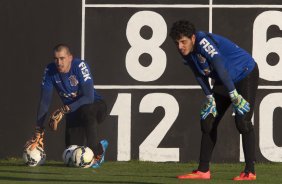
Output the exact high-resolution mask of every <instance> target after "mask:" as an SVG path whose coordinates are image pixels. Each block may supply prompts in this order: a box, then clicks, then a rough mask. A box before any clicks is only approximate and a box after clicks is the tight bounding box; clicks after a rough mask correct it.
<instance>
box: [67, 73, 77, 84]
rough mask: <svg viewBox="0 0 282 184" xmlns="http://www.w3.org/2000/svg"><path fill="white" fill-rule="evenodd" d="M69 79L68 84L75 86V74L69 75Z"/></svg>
mask: <svg viewBox="0 0 282 184" xmlns="http://www.w3.org/2000/svg"><path fill="white" fill-rule="evenodd" d="M69 80H70V85H71V86H77V84H78V80H77V79H76V76H75V75H71V76H70V77H69Z"/></svg>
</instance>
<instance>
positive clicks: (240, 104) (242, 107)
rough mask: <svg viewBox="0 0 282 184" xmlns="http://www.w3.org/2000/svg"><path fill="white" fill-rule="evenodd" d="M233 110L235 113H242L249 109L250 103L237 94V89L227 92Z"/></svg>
mask: <svg viewBox="0 0 282 184" xmlns="http://www.w3.org/2000/svg"><path fill="white" fill-rule="evenodd" d="M229 95H230V98H231V101H232V105H233V110H234V112H235V113H236V114H239V115H244V114H246V113H247V112H249V111H250V104H249V102H247V101H246V100H245V99H244V98H243V97H242V96H241V95H239V94H238V92H237V90H236V89H235V90H233V91H231V92H229Z"/></svg>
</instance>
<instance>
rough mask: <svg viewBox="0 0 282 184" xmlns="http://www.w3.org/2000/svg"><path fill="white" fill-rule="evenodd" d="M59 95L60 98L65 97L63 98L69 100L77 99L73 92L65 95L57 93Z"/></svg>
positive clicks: (75, 93)
mask: <svg viewBox="0 0 282 184" xmlns="http://www.w3.org/2000/svg"><path fill="white" fill-rule="evenodd" d="M59 95H60V96H62V97H65V98H70V99H72V98H75V97H77V92H73V93H69V94H67V93H64V92H62V91H61V92H60V93H59Z"/></svg>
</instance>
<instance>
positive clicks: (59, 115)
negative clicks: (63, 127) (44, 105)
mask: <svg viewBox="0 0 282 184" xmlns="http://www.w3.org/2000/svg"><path fill="white" fill-rule="evenodd" d="M69 111H70V108H69V107H68V106H67V105H65V106H63V107H61V108H59V109H56V110H55V111H54V112H53V113H52V114H51V115H50V118H49V127H50V128H51V130H53V131H56V130H57V129H58V124H59V123H60V122H61V120H62V119H63V117H64V115H65V114H66V113H68V112H69Z"/></svg>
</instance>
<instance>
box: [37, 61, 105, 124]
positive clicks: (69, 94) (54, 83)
mask: <svg viewBox="0 0 282 184" xmlns="http://www.w3.org/2000/svg"><path fill="white" fill-rule="evenodd" d="M53 88H55V89H56V91H57V93H58V95H59V96H60V98H61V100H62V102H63V104H64V105H68V106H69V107H70V111H71V112H73V111H75V110H77V109H78V108H79V107H80V106H82V105H85V104H91V103H93V102H94V101H96V100H100V99H102V97H101V96H100V95H99V94H98V93H97V91H96V90H95V88H94V82H93V76H92V75H91V73H90V69H89V66H88V65H87V63H85V62H84V61H82V60H80V59H77V58H75V59H73V60H72V63H71V68H70V71H69V72H68V73H60V72H58V70H57V68H56V65H55V63H54V62H52V63H50V64H49V65H47V67H46V68H45V72H44V76H43V80H42V83H41V98H40V104H39V108H38V113H37V124H38V125H39V126H42V124H43V122H44V119H45V116H46V114H47V112H48V109H49V105H50V102H51V99H52V93H53Z"/></svg>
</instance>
